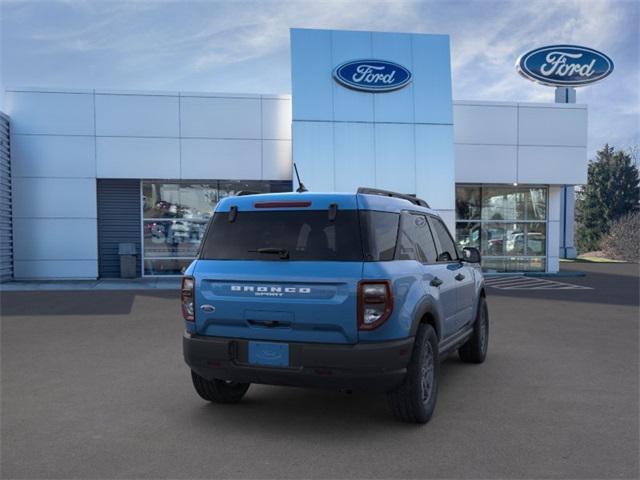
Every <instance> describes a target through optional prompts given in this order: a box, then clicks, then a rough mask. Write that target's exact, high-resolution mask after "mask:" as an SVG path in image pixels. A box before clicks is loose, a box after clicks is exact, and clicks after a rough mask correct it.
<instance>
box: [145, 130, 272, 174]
mask: <svg viewBox="0 0 640 480" xmlns="http://www.w3.org/2000/svg"><path fill="white" fill-rule="evenodd" d="M261 143H262V142H261V141H260V140H212V139H183V140H182V142H181V145H182V147H181V148H182V151H181V158H182V162H181V164H182V166H181V177H182V178H223V179H227V180H259V179H260V178H261V177H262V173H261V167H262V151H261ZM147 178H149V176H148V175H147Z"/></svg>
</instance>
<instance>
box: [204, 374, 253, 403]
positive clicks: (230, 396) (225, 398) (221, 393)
mask: <svg viewBox="0 0 640 480" xmlns="http://www.w3.org/2000/svg"><path fill="white" fill-rule="evenodd" d="M191 380H192V381H193V386H194V388H195V389H196V392H198V395H200V396H201V397H202V398H203V399H205V400H208V401H209V402H214V403H238V402H239V401H240V400H241V399H242V397H244V394H245V393H247V390H249V385H251V384H250V383H236V382H227V381H225V380H218V379H215V378H214V379H213V380H207V379H206V378H203V377H201V376H200V375H198V374H197V373H195V372H194V371H193V370H192V371H191Z"/></svg>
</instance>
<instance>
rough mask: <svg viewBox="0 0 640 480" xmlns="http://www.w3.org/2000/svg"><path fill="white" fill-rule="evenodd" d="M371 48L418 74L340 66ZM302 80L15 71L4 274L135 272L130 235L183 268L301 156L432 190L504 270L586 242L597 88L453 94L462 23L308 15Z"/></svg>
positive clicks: (357, 174) (9, 108) (8, 124)
mask: <svg viewBox="0 0 640 480" xmlns="http://www.w3.org/2000/svg"><path fill="white" fill-rule="evenodd" d="M362 59H375V60H367V61H368V62H369V63H372V62H373V63H375V61H376V60H384V61H385V62H393V63H394V64H397V65H400V66H402V67H404V68H405V69H406V70H407V72H408V73H409V77H408V78H409V79H410V80H407V81H406V84H405V85H403V86H402V87H401V88H396V89H393V90H391V89H389V90H384V91H377V92H372V91H366V90H363V89H358V88H352V87H351V86H349V85H346V84H345V83H344V82H341V81H340V79H339V78H338V77H337V76H336V69H337V67H339V66H340V65H344V64H345V63H348V62H352V61H355V60H360V61H361V63H362V61H363V60H362ZM365 63H366V61H365ZM380 68H382V67H380ZM514 74H515V72H514ZM291 81H292V91H291V95H261V94H256V95H248V94H229V93H193V92H128V91H103V90H62V89H31V88H7V90H6V92H5V97H4V108H3V110H4V114H3V115H2V116H0V127H1V128H0V171H1V172H2V181H1V182H0V200H1V202H2V204H1V205H0V238H1V239H2V249H1V252H0V253H1V256H0V260H1V262H2V265H1V273H2V276H3V278H5V279H8V278H15V279H25V280H26V279H95V278H99V277H119V276H120V275H121V273H122V272H121V269H120V253H131V248H133V249H134V253H135V256H136V264H135V271H136V274H137V275H138V276H156V275H157V276H162V275H179V274H180V273H181V272H182V270H183V269H184V268H185V267H186V266H187V265H188V264H189V263H190V261H191V260H192V259H193V257H194V255H195V254H196V251H197V248H198V245H199V243H200V240H201V238H202V234H203V231H204V227H205V225H206V222H207V220H208V218H209V217H210V215H211V212H212V210H213V208H214V207H215V205H216V202H217V201H218V200H219V199H220V198H223V197H225V196H228V195H234V194H236V193H238V192H239V191H247V190H248V191H259V192H281V191H291V190H295V188H296V187H297V182H296V181H295V176H294V175H292V172H293V162H295V163H296V164H297V166H298V169H299V172H300V175H301V176H302V180H303V182H304V184H305V185H306V187H307V188H309V190H311V191H347V192H355V191H356V189H357V188H358V187H359V186H368V187H377V188H382V189H387V190H394V191H398V192H402V193H408V194H415V195H417V196H419V197H421V198H423V199H425V200H426V201H427V202H428V203H429V204H430V206H431V207H432V208H433V209H434V210H436V211H438V212H439V213H440V215H441V216H442V217H443V218H444V219H445V221H446V223H447V224H448V226H449V227H450V229H451V230H452V231H455V234H456V237H457V240H458V241H459V242H460V243H461V244H462V245H469V246H477V247H478V248H480V249H481V252H482V255H483V267H484V268H485V270H487V271H491V272H505V271H506V272H523V271H547V272H556V271H558V268H559V259H560V258H562V257H564V256H572V255H574V254H575V251H574V248H573V210H574V205H573V186H574V185H579V184H584V183H585V182H586V176H587V107H586V106H585V105H580V104H575V103H535V104H534V103H520V102H504V101H500V99H496V101H491V102H487V101H473V100H464V101H454V100H452V96H451V63H450V53H449V37H448V36H446V35H423V34H402V33H378V32H353V31H331V30H310V29H293V30H291ZM523 81H524V80H523ZM472 94H473V92H469V95H470V96H472ZM552 96H553V93H552V92H550V98H551V97H552ZM5 114H6V115H5ZM132 246H133V247H132Z"/></svg>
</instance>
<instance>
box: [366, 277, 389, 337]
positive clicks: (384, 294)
mask: <svg viewBox="0 0 640 480" xmlns="http://www.w3.org/2000/svg"><path fill="white" fill-rule="evenodd" d="M392 311H393V296H392V295H391V282H389V281H388V280H378V281H376V280H371V281H369V280H365V281H362V282H360V283H359V284H358V329H359V330H373V329H375V328H378V327H379V326H380V325H382V324H383V323H384V322H386V321H387V319H388V318H389V317H390V316H391V312H392Z"/></svg>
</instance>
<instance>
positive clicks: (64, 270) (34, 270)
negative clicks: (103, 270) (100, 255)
mask: <svg viewBox="0 0 640 480" xmlns="http://www.w3.org/2000/svg"><path fill="white" fill-rule="evenodd" d="M15 278H16V279H20V280H48V279H56V280H87V279H95V278H98V264H97V261H96V260H93V259H92V260H16V261H15Z"/></svg>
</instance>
